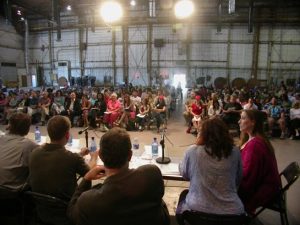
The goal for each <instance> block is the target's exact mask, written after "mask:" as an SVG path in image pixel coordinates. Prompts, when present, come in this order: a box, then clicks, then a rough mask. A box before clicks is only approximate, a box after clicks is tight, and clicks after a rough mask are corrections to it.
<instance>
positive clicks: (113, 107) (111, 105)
mask: <svg viewBox="0 0 300 225" xmlns="http://www.w3.org/2000/svg"><path fill="white" fill-rule="evenodd" d="M121 108H122V105H121V103H120V101H119V100H116V101H112V100H111V99H109V100H108V102H107V111H109V112H111V111H115V112H116V111H119V110H120V109H121Z"/></svg>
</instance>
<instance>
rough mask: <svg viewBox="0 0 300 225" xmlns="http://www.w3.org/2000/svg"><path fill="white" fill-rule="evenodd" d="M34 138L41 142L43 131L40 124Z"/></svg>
mask: <svg viewBox="0 0 300 225" xmlns="http://www.w3.org/2000/svg"><path fill="white" fill-rule="evenodd" d="M34 140H35V141H36V142H41V140H42V138H41V132H40V129H39V127H38V126H36V127H35V132H34Z"/></svg>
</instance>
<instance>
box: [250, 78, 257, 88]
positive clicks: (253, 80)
mask: <svg viewBox="0 0 300 225" xmlns="http://www.w3.org/2000/svg"><path fill="white" fill-rule="evenodd" d="M255 86H259V81H258V80H255V79H253V78H250V79H249V80H248V88H254V87H255Z"/></svg>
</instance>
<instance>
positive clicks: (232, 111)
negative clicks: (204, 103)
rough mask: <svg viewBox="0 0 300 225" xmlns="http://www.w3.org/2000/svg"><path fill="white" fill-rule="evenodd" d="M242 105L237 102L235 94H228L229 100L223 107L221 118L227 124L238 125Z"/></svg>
mask: <svg viewBox="0 0 300 225" xmlns="http://www.w3.org/2000/svg"><path fill="white" fill-rule="evenodd" d="M242 109H243V108H242V106H241V104H240V103H238V102H237V98H236V95H234V94H233V95H231V96H230V101H229V102H228V103H226V104H225V105H224V107H223V112H222V120H223V121H224V122H225V123H226V124H227V125H228V126H230V125H238V121H239V119H240V113H241V110H242Z"/></svg>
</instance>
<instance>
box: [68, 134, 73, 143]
mask: <svg viewBox="0 0 300 225" xmlns="http://www.w3.org/2000/svg"><path fill="white" fill-rule="evenodd" d="M72 143H73V137H72V134H70V136H69V139H68V146H72Z"/></svg>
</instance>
